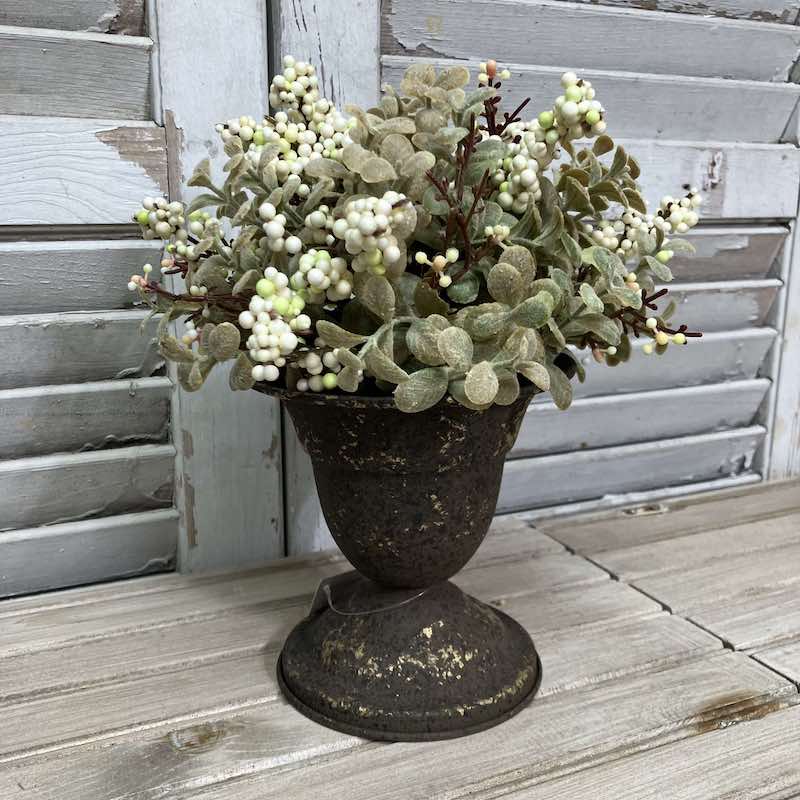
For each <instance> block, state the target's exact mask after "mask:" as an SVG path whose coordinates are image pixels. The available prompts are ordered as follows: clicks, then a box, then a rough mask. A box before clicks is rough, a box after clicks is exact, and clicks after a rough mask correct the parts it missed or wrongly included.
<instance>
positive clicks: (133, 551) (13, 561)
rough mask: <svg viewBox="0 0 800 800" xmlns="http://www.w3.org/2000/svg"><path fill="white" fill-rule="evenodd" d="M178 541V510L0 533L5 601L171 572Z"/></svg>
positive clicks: (0, 570) (1, 592)
mask: <svg viewBox="0 0 800 800" xmlns="http://www.w3.org/2000/svg"><path fill="white" fill-rule="evenodd" d="M177 538H178V514H177V512H176V511H174V510H173V509H167V510H162V511H142V512H138V513H134V514H119V515H117V516H114V517H110V518H108V517H103V518H101V519H92V520H85V521H82V522H65V523H62V524H61V525H44V526H41V527H38V528H28V529H26V530H17V531H13V532H11V533H0V549H1V550H2V553H3V564H2V567H0V597H7V596H10V595H15V594H19V593H27V592H43V591H49V590H51V589H58V588H61V587H64V586H70V585H72V584H82V583H92V582H94V581H103V580H110V579H112V578H123V577H128V576H131V575H141V574H143V573H148V572H159V571H163V570H168V569H172V568H174V565H175V551H176V548H177ZM63 668H64V663H63V661H62V662H61V664H60V667H59V669H61V670H63ZM0 670H2V668H0ZM0 683H2V685H4V686H6V680H5V678H4V679H3V681H1V682H0ZM0 691H2V690H0Z"/></svg>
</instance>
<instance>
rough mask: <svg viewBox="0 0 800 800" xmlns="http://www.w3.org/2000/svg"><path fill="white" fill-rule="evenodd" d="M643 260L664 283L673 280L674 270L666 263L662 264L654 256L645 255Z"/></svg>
mask: <svg viewBox="0 0 800 800" xmlns="http://www.w3.org/2000/svg"><path fill="white" fill-rule="evenodd" d="M642 260H643V261H644V262H645V264H646V265H647V267H648V269H649V270H650V271H651V272H652V273H653V275H655V277H656V278H658V280H660V281H663V282H664V283H669V282H670V281H671V280H672V270H671V269H670V268H669V267H668V266H667V265H666V264H662V263H661V262H660V261H659V260H658V259H657V258H653V256H645V257H644V258H643V259H642Z"/></svg>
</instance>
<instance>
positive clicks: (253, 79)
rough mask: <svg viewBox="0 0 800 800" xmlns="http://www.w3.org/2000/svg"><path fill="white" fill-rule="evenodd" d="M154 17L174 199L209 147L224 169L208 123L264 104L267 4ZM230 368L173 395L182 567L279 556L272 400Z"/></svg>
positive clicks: (168, 9)
mask: <svg viewBox="0 0 800 800" xmlns="http://www.w3.org/2000/svg"><path fill="white" fill-rule="evenodd" d="M149 20H150V32H151V35H153V37H154V38H155V39H157V41H158V63H157V67H156V70H155V71H156V73H157V76H158V77H157V85H158V90H159V91H158V96H157V101H156V103H155V105H156V106H157V114H158V116H159V118H161V119H163V120H164V123H165V125H166V127H167V131H168V137H169V140H170V158H171V164H170V174H171V178H172V185H171V187H170V191H171V196H172V197H173V198H174V199H182V198H183V199H186V198H188V197H191V196H192V195H193V193H195V192H196V190H194V189H189V188H188V187H187V186H186V185H185V181H186V180H188V178H189V176H190V175H191V173H192V170H193V168H194V165H195V164H196V163H197V162H198V161H200V160H201V159H203V158H205V157H206V156H209V155H213V156H214V160H215V167H216V168H217V169H219V170H220V171H221V166H222V163H224V155H223V154H222V153H221V148H220V147H219V145H218V140H217V136H216V134H215V132H214V125H215V124H216V123H217V122H219V121H220V120H222V119H229V118H231V117H234V116H236V117H238V116H239V115H241V114H243V113H247V114H260V113H262V112H264V111H266V110H267V107H268V98H267V93H268V78H267V60H268V53H269V47H268V42H267V7H266V4H265V3H264V2H262V0H233V1H232V2H228V3H224V4H223V3H217V4H205V5H204V6H203V9H202V13H198V11H197V6H196V3H195V2H193V0H155V2H153V3H152V4H151V8H150V17H149ZM234 42H235V43H236V44H235V46H234V45H233V44H232V43H234ZM298 57H299V56H298ZM244 64H246V65H248V67H247V75H248V77H247V79H246V80H245V79H243V78H242V75H243V73H242V65H244ZM198 86H202V87H203V90H202V92H201V94H202V102H200V101H199V100H198V97H199V96H198ZM227 372H228V370H227V369H218V370H215V372H214V373H212V375H211V376H210V379H209V381H208V382H207V383H206V385H205V386H204V389H203V392H202V393H201V394H198V395H192V394H189V393H187V392H184V391H182V390H177V391H176V392H175V395H174V402H173V407H172V419H173V439H174V441H175V444H176V447H177V448H178V459H177V471H178V485H177V496H176V504H177V507H178V509H179V510H180V512H181V535H180V538H179V545H178V566H179V569H181V570H184V571H199V570H204V569H221V568H223V567H225V566H244V565H251V564H256V563H260V562H263V561H265V560H267V559H268V558H275V557H277V556H280V555H283V554H284V538H283V489H282V468H281V449H282V447H281V430H280V411H279V407H278V402H277V401H276V400H274V399H272V398H269V397H266V396H264V395H259V394H257V393H256V392H231V391H230V388H229V386H228V376H227Z"/></svg>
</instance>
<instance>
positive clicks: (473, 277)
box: [447, 270, 481, 305]
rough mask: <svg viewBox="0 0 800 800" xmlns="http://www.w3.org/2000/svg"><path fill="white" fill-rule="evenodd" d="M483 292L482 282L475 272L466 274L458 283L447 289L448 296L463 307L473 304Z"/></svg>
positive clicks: (455, 282)
mask: <svg viewBox="0 0 800 800" xmlns="http://www.w3.org/2000/svg"><path fill="white" fill-rule="evenodd" d="M480 290H481V281H480V278H479V277H478V273H477V272H475V270H469V271H468V272H465V273H464V275H462V276H461V278H459V279H458V280H457V281H454V282H453V283H451V284H450V285H449V286H448V287H447V296H448V297H449V298H450V299H451V300H452V301H453V302H454V303H459V304H461V305H465V304H466V303H471V302H472V301H473V300H475V299H476V298H477V296H478V293H479V292H480Z"/></svg>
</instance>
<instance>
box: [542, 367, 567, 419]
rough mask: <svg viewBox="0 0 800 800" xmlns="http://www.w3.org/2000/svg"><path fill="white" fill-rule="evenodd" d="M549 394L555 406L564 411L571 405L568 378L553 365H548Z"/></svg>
mask: <svg viewBox="0 0 800 800" xmlns="http://www.w3.org/2000/svg"><path fill="white" fill-rule="evenodd" d="M547 371H548V372H549V373H550V395H551V397H552V398H553V402H554V403H555V404H556V407H557V408H559V409H561V410H562V411H566V410H567V409H568V408H569V407H570V406H571V405H572V384H571V383H570V382H569V378H567V376H566V375H565V374H564V373H563V372H562V371H561V370H560V369H559V368H558V367H556V366H555V365H549V366H548V367H547Z"/></svg>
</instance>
